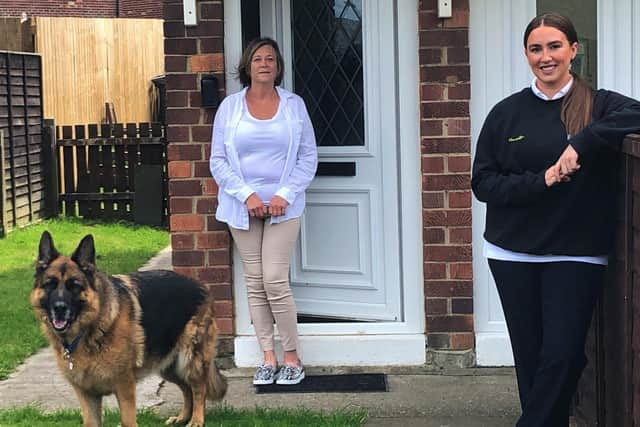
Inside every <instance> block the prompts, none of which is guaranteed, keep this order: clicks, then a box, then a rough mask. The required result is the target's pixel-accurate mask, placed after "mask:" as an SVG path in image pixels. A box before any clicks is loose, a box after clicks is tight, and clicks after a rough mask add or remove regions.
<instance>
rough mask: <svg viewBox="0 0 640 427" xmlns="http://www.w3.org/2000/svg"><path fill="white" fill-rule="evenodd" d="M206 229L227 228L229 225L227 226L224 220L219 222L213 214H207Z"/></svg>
mask: <svg viewBox="0 0 640 427" xmlns="http://www.w3.org/2000/svg"><path fill="white" fill-rule="evenodd" d="M207 230H208V231H214V230H227V231H228V230H229V227H227V224H225V223H224V222H220V221H218V220H217V219H216V217H215V216H213V215H208V216H207Z"/></svg>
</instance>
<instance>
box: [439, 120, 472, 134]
mask: <svg viewBox="0 0 640 427" xmlns="http://www.w3.org/2000/svg"><path fill="white" fill-rule="evenodd" d="M444 128H445V129H446V130H447V135H449V136H466V135H470V134H471V124H470V121H469V119H468V118H464V119H445V121H444Z"/></svg>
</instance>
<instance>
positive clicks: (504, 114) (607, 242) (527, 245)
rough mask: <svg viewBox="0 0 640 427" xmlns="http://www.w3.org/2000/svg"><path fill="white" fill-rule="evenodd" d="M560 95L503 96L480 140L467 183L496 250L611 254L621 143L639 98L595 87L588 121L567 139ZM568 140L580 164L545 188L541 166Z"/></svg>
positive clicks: (639, 113) (633, 128) (636, 119)
mask: <svg viewBox="0 0 640 427" xmlns="http://www.w3.org/2000/svg"><path fill="white" fill-rule="evenodd" d="M561 105H562V99H558V100H553V101H545V100H543V99H540V98H539V97H537V96H536V95H535V94H534V93H533V91H532V90H531V88H526V89H523V90H522V91H520V92H518V93H515V94H513V95H511V96H509V97H508V98H506V99H504V100H502V101H500V102H499V103H498V104H497V105H496V106H495V107H494V108H493V109H492V110H491V112H490V113H489V115H488V116H487V119H486V120H485V123H484V125H483V127H482V131H481V132H480V137H479V138H478V144H477V146H476V154H475V159H474V162H473V173H472V175H473V176H472V179H471V187H472V189H473V192H474V194H475V196H476V197H477V198H478V199H479V200H480V201H482V202H486V203H487V218H486V228H485V233H484V237H485V239H486V240H487V241H489V242H491V243H493V244H495V245H498V246H500V247H501V248H504V249H508V250H512V251H516V252H523V253H528V254H536V255H550V254H552V255H574V256H588V255H591V256H597V255H606V254H607V253H608V252H609V249H610V246H611V243H612V237H613V226H614V220H615V209H614V208H615V204H616V195H615V191H616V177H617V170H618V159H619V157H620V155H619V147H620V143H621V142H622V140H623V139H624V137H625V136H626V135H627V134H629V133H639V132H640V102H638V101H635V100H633V99H631V98H628V97H625V96H623V95H620V94H619V93H616V92H611V91H607V90H598V91H597V92H596V93H595V96H594V103H593V121H592V122H591V123H590V124H589V125H588V126H587V127H586V128H584V129H583V130H582V131H581V132H580V133H579V134H578V135H575V136H573V137H572V138H571V139H570V140H567V132H566V130H565V127H564V124H563V123H562V121H561V120H560V107H561ZM568 144H571V145H572V146H573V148H574V149H575V150H576V152H577V153H578V163H580V166H581V167H580V169H579V170H578V171H577V172H576V173H575V174H574V175H572V176H571V181H570V182H562V183H559V184H556V185H554V186H552V187H547V185H546V183H545V179H544V174H545V171H546V170H547V169H548V168H549V167H550V166H552V165H554V164H555V163H556V162H557V160H558V158H559V157H560V155H561V154H562V152H563V151H564V150H565V148H566V147H567V145H568Z"/></svg>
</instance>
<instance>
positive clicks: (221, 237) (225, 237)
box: [196, 231, 230, 249]
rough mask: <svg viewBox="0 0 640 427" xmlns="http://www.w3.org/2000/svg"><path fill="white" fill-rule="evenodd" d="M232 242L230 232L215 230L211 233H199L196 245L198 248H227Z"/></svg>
mask: <svg viewBox="0 0 640 427" xmlns="http://www.w3.org/2000/svg"><path fill="white" fill-rule="evenodd" d="M229 244H230V240H229V233H226V232H224V231H215V232H210V233H198V235H197V236H196V247H197V248H198V249H225V248H228V247H229Z"/></svg>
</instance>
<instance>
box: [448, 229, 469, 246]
mask: <svg viewBox="0 0 640 427" xmlns="http://www.w3.org/2000/svg"><path fill="white" fill-rule="evenodd" d="M471 239H472V236H471V227H461V228H451V229H449V242H450V243H452V244H456V243H471Z"/></svg>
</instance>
